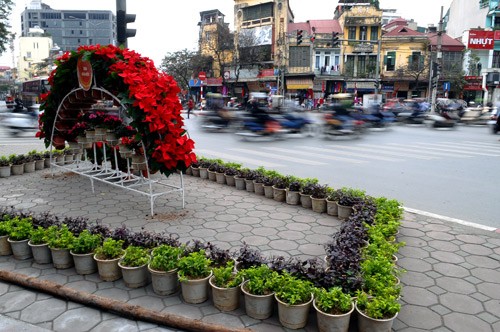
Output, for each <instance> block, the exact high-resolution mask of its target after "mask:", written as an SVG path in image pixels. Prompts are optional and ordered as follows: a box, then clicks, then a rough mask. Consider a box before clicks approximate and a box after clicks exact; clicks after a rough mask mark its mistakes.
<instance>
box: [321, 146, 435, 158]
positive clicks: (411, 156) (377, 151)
mask: <svg viewBox="0 0 500 332" xmlns="http://www.w3.org/2000/svg"><path fill="white" fill-rule="evenodd" d="M329 146H331V147H336V148H341V149H349V150H357V151H366V152H373V153H377V154H379V153H382V154H387V155H390V156H396V157H406V158H416V159H424V160H432V159H437V158H436V157H426V156H416V155H411V154H405V153H399V152H390V151H379V150H374V149H371V148H363V147H361V146H336V145H329Z"/></svg>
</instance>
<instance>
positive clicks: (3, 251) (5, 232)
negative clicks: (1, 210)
mask: <svg viewBox="0 0 500 332" xmlns="http://www.w3.org/2000/svg"><path fill="white" fill-rule="evenodd" d="M13 224H14V223H13V221H12V219H11V218H10V217H9V216H7V215H5V216H4V217H3V219H2V220H0V256H9V255H12V248H11V247H10V243H9V241H7V239H8V238H9V234H10V232H11V231H12V229H13V226H14V225H13Z"/></svg>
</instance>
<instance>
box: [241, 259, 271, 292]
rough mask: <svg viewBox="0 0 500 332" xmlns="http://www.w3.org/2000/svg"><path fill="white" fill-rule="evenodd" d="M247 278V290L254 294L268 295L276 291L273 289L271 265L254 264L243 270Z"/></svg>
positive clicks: (244, 276)
mask: <svg viewBox="0 0 500 332" xmlns="http://www.w3.org/2000/svg"><path fill="white" fill-rule="evenodd" d="M241 273H242V274H243V278H245V285H244V287H245V290H246V291H247V292H249V293H250V294H254V295H267V294H271V293H273V292H274V290H273V278H272V277H273V271H272V270H271V269H270V268H269V266H267V265H265V264H262V265H260V266H252V267H250V268H248V269H244V270H242V272H241Z"/></svg>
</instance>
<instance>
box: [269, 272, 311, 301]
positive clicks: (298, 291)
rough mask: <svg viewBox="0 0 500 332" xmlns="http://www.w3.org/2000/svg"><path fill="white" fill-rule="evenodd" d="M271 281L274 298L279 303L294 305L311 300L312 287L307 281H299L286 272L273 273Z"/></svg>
mask: <svg viewBox="0 0 500 332" xmlns="http://www.w3.org/2000/svg"><path fill="white" fill-rule="evenodd" d="M272 279H273V281H272V283H273V289H274V291H275V293H276V297H277V298H278V299H280V300H281V301H283V302H285V303H287V304H290V305H295V304H302V303H307V302H308V301H309V300H311V298H312V291H313V285H312V283H311V282H310V281H309V280H304V279H299V278H297V277H294V276H292V275H290V274H289V273H288V272H283V273H282V274H279V273H277V272H273V276H272Z"/></svg>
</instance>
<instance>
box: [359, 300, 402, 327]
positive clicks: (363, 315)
mask: <svg viewBox="0 0 500 332" xmlns="http://www.w3.org/2000/svg"><path fill="white" fill-rule="evenodd" d="M355 308H356V311H357V313H358V330H359V331H391V329H392V323H393V322H394V319H395V318H396V317H397V315H398V313H399V311H400V310H401V304H399V302H398V300H397V297H396V296H394V295H384V294H381V295H377V296H372V295H369V294H368V293H366V292H364V291H358V292H357V293H356V301H355Z"/></svg>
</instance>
